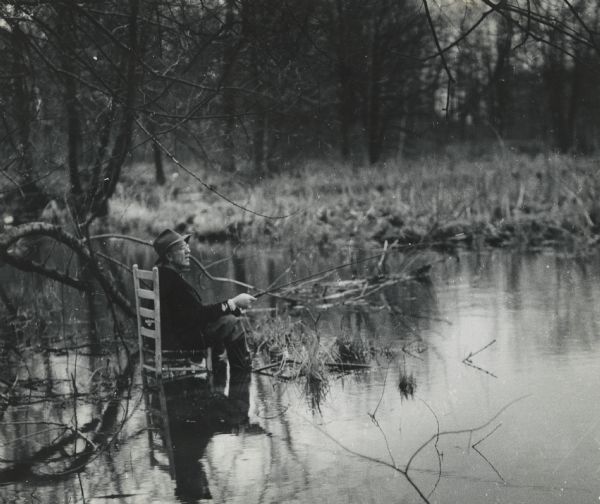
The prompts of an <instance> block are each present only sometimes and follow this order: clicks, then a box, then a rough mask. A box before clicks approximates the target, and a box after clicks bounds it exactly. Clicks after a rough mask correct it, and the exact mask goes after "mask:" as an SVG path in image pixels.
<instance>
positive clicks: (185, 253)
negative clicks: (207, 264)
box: [167, 241, 190, 269]
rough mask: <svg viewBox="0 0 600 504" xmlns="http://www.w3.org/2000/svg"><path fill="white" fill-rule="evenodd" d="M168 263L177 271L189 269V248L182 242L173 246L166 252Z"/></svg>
mask: <svg viewBox="0 0 600 504" xmlns="http://www.w3.org/2000/svg"><path fill="white" fill-rule="evenodd" d="M167 258H168V259H169V262H170V263H171V264H172V265H173V266H175V267H176V268H179V269H187V268H189V267H190V246H189V245H188V244H187V243H186V242H184V241H182V242H179V243H176V244H175V245H173V246H172V247H171V248H170V249H169V251H168V252H167Z"/></svg>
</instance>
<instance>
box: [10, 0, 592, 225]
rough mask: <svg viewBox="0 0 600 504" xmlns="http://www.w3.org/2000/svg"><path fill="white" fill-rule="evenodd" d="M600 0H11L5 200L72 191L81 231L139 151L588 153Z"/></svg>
mask: <svg viewBox="0 0 600 504" xmlns="http://www.w3.org/2000/svg"><path fill="white" fill-rule="evenodd" d="M597 4H598V2H597V1H596V0H594V1H592V2H583V1H581V0H578V1H573V2H571V1H569V0H550V1H548V2H536V1H533V0H532V1H528V2H517V1H515V0H513V1H508V0H501V1H500V2H498V3H493V2H491V1H490V0H476V1H471V2H464V3H463V2H459V3H456V2H454V3H449V4H448V5H443V4H442V5H441V7H440V5H439V4H433V3H431V4H430V3H428V2H427V1H426V0H394V1H392V0H301V1H297V0H220V1H215V0H203V1H200V0H198V1H197V0H119V1H117V0H93V1H91V0H90V1H86V2H75V1H72V0H52V1H49V0H48V1H43V0H21V1H15V2H3V3H2V5H1V6H0V68H1V69H2V71H1V72H0V80H1V84H2V85H1V86H0V104H1V112H2V121H1V123H0V151H1V152H2V154H3V155H2V163H1V166H0V176H1V177H2V179H3V180H2V187H3V188H4V189H3V190H4V192H3V193H2V199H3V200H4V201H5V202H6V201H7V200H9V199H10V198H9V197H8V196H6V195H7V194H12V197H13V198H17V199H19V201H20V207H21V215H22V216H23V217H22V220H24V221H27V220H30V219H32V218H34V217H35V216H36V214H37V213H39V210H40V208H41V207H42V206H43V205H45V203H46V201H47V196H45V195H46V194H50V195H52V196H53V197H56V196H57V195H60V196H64V197H65V199H66V201H68V204H69V208H70V210H71V213H72V215H73V216H74V221H75V222H76V223H77V224H78V225H79V226H81V229H82V230H83V231H85V229H87V226H88V225H89V224H90V223H91V222H92V221H93V220H94V219H95V218H96V217H98V216H102V215H104V214H105V213H106V212H107V202H108V201H109V199H110V198H111V196H112V195H113V193H114V191H115V189H116V186H117V183H118V181H119V178H120V176H121V174H122V171H123V170H124V169H126V167H127V166H128V164H129V163H130V162H132V161H135V160H141V159H147V160H151V161H153V164H154V166H155V169H156V180H157V182H158V183H162V182H164V180H165V173H164V167H163V161H164V156H165V152H164V150H165V148H168V150H169V152H173V153H175V154H176V155H177V156H178V157H180V158H183V159H193V160H195V161H200V162H202V163H204V164H206V165H208V166H212V167H213V168H215V169H222V170H225V171H234V170H253V171H254V172H256V173H269V172H274V171H281V170H285V169H286V166H287V165H288V164H290V163H292V162H296V161H299V160H302V159H303V158H304V159H305V158H314V157H327V158H329V157H336V158H340V159H343V160H347V161H353V162H356V163H377V162H380V161H384V160H386V159H388V158H390V157H394V156H397V155H402V154H407V153H408V154H419V152H422V151H423V150H427V151H429V150H430V149H431V148H432V146H436V145H440V144H443V143H445V142H449V141H451V142H465V141H469V142H473V141H484V140H486V139H497V138H498V137H499V138H502V139H504V140H509V141H511V140H513V141H518V142H522V143H523V144H525V143H529V144H534V145H543V146H544V147H545V148H549V149H557V150H560V151H562V152H570V151H583V152H591V151H594V150H596V148H597V140H596V138H597V136H598V135H597V129H598V122H599V121H598V119H597V116H598V114H597V110H598V108H599V106H600V104H599V103H598V101H599V98H598V97H597V93H596V88H597V87H598V84H599V83H600V82H599V76H598V68H599V65H598V63H599V56H600V53H599V51H598V46H597V44H596V37H597V32H598V22H599V21H598V14H597V6H598V5H597ZM56 173H60V174H63V178H60V179H57V178H56V177H54V176H52V177H50V174H56ZM49 180H54V181H55V180H60V181H61V184H63V186H61V187H50V188H48V187H46V185H47V184H46V182H47V181H49ZM65 182H66V184H67V187H66V188H65V187H64V183H65ZM42 187H44V189H42Z"/></svg>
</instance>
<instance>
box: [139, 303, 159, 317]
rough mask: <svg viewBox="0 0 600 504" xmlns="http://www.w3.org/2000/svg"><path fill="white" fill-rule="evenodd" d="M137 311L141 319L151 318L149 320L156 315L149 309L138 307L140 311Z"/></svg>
mask: <svg viewBox="0 0 600 504" xmlns="http://www.w3.org/2000/svg"><path fill="white" fill-rule="evenodd" d="M139 311H140V315H141V316H142V317H143V318H151V319H154V318H156V313H154V310H152V309H150V308H142V307H141V306H140V310H139Z"/></svg>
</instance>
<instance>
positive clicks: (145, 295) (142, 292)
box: [135, 289, 154, 299]
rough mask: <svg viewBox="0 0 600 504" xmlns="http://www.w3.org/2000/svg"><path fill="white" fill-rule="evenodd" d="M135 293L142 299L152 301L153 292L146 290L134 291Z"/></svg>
mask: <svg viewBox="0 0 600 504" xmlns="http://www.w3.org/2000/svg"><path fill="white" fill-rule="evenodd" d="M135 292H136V294H137V295H138V297H140V298H142V299H154V291H151V290H148V289H136V290H135Z"/></svg>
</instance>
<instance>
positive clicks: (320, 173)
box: [106, 153, 600, 251]
mask: <svg viewBox="0 0 600 504" xmlns="http://www.w3.org/2000/svg"><path fill="white" fill-rule="evenodd" d="M174 170H175V168H174ZM194 173H196V174H197V176H198V178H199V179H201V180H202V181H203V182H204V183H206V184H208V185H210V186H211V187H212V188H214V189H215V190H216V191H218V192H219V193H220V194H223V195H225V196H226V197H227V198H229V199H230V200H232V201H233V202H235V203H236V204H237V205H239V207H236V206H234V205H232V204H231V203H230V202H227V201H225V200H224V199H222V198H220V197H219V196H218V195H217V194H215V193H213V192H210V191H209V190H207V189H206V188H205V187H203V185H202V184H201V183H200V182H199V181H198V180H197V179H195V178H193V177H192V176H190V175H189V174H187V173H181V172H177V171H173V174H172V176H171V177H170V178H169V180H168V182H167V184H165V185H164V186H157V185H156V184H155V183H154V180H153V170H152V167H149V166H142V165H138V166H136V167H133V169H132V170H131V171H130V172H129V174H128V175H127V176H126V177H124V178H123V182H122V184H121V187H120V190H119V191H118V193H117V195H116V197H115V198H113V200H111V216H110V220H109V222H108V223H106V224H108V226H109V228H111V229H113V230H118V231H120V232H127V233H130V234H134V235H137V236H141V237H144V236H145V237H150V236H154V235H155V234H156V233H157V232H159V231H160V230H161V229H162V228H164V227H174V228H176V229H178V230H179V231H182V232H183V231H185V232H192V233H194V234H195V235H196V237H197V238H198V239H200V240H205V241H223V240H238V241H241V242H244V243H257V244H274V245H280V244H286V243H287V242H289V241H292V240H293V241H294V242H295V243H298V244H300V245H302V246H304V245H308V244H312V245H317V246H319V247H321V248H328V247H336V246H339V245H340V244H342V243H343V244H347V243H348V241H350V240H351V241H353V242H355V243H357V244H361V245H363V246H367V245H373V246H380V245H381V244H382V243H384V242H385V241H386V240H387V241H388V243H394V242H396V243H397V244H399V245H402V244H412V243H415V242H423V241H425V242H427V243H432V244H435V245H457V244H463V245H465V246H468V247H478V246H519V247H526V248H535V247H566V248H568V249H573V250H578V251H581V250H585V249H586V248H588V247H590V246H592V245H594V244H596V243H597V241H598V233H600V205H599V204H598V202H597V195H598V194H599V182H598V177H597V160H596V159H593V158H573V157H561V156H550V157H542V156H539V157H537V158H536V159H530V158H528V157H520V156H515V155H510V154H506V153H503V154H499V155H494V156H491V157H489V158H488V159H482V160H477V161H461V160H457V159H450V158H444V159H435V158H430V159H424V160H420V161H410V162H409V161H406V162H404V161H402V162H397V163H388V164H385V165H382V166H377V167H363V168H357V167H351V166H344V165H341V164H335V163H333V164H327V163H312V164H307V165H305V166H303V167H302V168H299V169H297V170H295V171H293V172H292V173H285V174H280V175H275V176H269V177H261V176H258V177H249V176H246V175H244V174H236V175H234V176H229V177H227V176H224V175H222V174H218V173H207V172H203V171H202V170H197V171H195V172H194ZM240 207H243V208H245V209H247V210H243V209H241V208H240ZM253 212H254V213H253ZM257 214H261V215H257Z"/></svg>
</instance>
